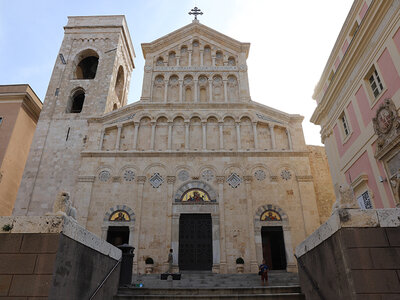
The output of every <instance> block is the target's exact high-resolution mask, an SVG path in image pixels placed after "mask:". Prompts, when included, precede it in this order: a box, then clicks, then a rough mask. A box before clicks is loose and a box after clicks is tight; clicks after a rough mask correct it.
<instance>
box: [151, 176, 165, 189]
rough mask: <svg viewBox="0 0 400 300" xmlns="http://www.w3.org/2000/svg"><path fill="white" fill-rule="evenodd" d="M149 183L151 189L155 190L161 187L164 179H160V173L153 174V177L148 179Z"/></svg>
mask: <svg viewBox="0 0 400 300" xmlns="http://www.w3.org/2000/svg"><path fill="white" fill-rule="evenodd" d="M149 182H150V184H151V186H152V187H153V188H155V189H157V188H158V187H160V185H162V183H163V182H164V179H163V178H162V176H161V175H160V173H154V175H153V176H151V177H150V179H149Z"/></svg>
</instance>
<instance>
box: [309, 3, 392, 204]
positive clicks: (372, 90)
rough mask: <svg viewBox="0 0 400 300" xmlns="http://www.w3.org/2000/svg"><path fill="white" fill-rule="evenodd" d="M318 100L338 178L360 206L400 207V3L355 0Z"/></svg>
mask: <svg viewBox="0 0 400 300" xmlns="http://www.w3.org/2000/svg"><path fill="white" fill-rule="evenodd" d="M313 98H314V99H315V100H316V101H317V108H316V110H315V111H314V114H313V116H312V118H311V122H313V123H315V124H318V125H321V137H322V142H323V143H324V144H325V146H326V152H327V155H328V160H329V166H330V170H331V175H332V179H333V184H334V185H335V186H336V187H337V186H339V185H341V184H343V183H347V184H348V185H350V186H351V187H352V188H353V190H354V193H355V196H356V197H357V200H358V203H359V205H360V207H361V208H390V207H395V206H399V205H400V117H399V109H400V2H399V1H391V0H387V1H386V0H385V1H378V0H375V1H374V0H355V1H354V3H353V6H352V7H351V10H350V12H349V15H348V16H347V18H346V21H345V23H344V25H343V27H342V30H341V31H340V34H339V36H338V38H337V40H336V43H335V46H334V47H333V49H332V52H331V55H330V57H329V59H328V61H327V63H326V66H325V68H324V71H323V73H322V76H321V79H320V81H319V83H318V85H317V87H316V89H315V92H314V95H313ZM336 193H337V188H336Z"/></svg>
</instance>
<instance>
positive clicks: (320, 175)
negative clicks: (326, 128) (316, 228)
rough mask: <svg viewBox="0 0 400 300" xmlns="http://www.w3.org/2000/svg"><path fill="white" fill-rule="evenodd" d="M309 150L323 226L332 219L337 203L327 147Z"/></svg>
mask: <svg viewBox="0 0 400 300" xmlns="http://www.w3.org/2000/svg"><path fill="white" fill-rule="evenodd" d="M307 148H308V150H309V155H308V156H309V158H310V168H311V174H312V176H313V179H314V188H315V196H316V198H317V206H318V214H319V219H320V222H321V224H323V223H324V222H326V220H328V218H329V217H330V215H331V213H332V206H333V203H334V202H335V192H334V191H333V184H332V177H331V174H330V172H329V165H328V157H327V156H326V152H325V147H321V146H307Z"/></svg>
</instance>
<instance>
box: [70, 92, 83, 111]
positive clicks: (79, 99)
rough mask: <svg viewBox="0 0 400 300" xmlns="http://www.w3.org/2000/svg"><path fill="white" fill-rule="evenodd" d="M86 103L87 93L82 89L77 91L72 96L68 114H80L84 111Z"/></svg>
mask: <svg viewBox="0 0 400 300" xmlns="http://www.w3.org/2000/svg"><path fill="white" fill-rule="evenodd" d="M84 101H85V91H84V90H83V89H81V88H79V89H77V90H75V91H74V92H73V94H72V95H71V97H70V99H69V101H68V104H67V109H66V112H67V113H71V114H78V113H80V112H81V111H82V108H83V103H84Z"/></svg>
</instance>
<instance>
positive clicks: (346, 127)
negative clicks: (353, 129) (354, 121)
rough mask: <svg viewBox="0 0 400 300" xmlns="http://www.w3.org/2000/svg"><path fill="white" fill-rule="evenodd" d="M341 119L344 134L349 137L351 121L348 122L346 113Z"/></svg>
mask: <svg viewBox="0 0 400 300" xmlns="http://www.w3.org/2000/svg"><path fill="white" fill-rule="evenodd" d="M340 121H341V122H342V129H343V133H344V136H345V137H347V136H348V135H349V134H350V127H349V123H348V122H347V118H346V115H345V114H344V113H343V114H342V115H341V116H340Z"/></svg>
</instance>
